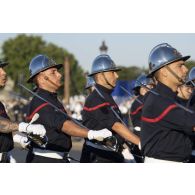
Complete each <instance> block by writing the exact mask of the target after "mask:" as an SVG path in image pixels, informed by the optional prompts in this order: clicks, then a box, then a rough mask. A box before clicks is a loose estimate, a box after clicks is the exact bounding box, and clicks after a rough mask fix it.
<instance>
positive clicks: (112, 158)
mask: <svg viewBox="0 0 195 195" xmlns="http://www.w3.org/2000/svg"><path fill="white" fill-rule="evenodd" d="M80 162H81V163H123V162H124V158H123V156H122V154H119V153H116V152H109V151H104V150H99V149H95V148H93V147H91V146H87V145H85V144H84V145H83V150H82V154H81V159H80Z"/></svg>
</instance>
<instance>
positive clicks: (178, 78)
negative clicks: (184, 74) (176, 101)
mask: <svg viewBox="0 0 195 195" xmlns="http://www.w3.org/2000/svg"><path fill="white" fill-rule="evenodd" d="M165 68H166V69H167V70H168V71H169V72H170V73H171V74H172V75H173V76H174V77H175V78H176V79H177V80H178V81H179V82H181V83H182V84H184V83H185V81H184V80H183V79H182V78H180V77H179V76H178V75H177V74H176V73H175V72H174V71H173V70H172V69H171V68H170V67H169V66H165Z"/></svg>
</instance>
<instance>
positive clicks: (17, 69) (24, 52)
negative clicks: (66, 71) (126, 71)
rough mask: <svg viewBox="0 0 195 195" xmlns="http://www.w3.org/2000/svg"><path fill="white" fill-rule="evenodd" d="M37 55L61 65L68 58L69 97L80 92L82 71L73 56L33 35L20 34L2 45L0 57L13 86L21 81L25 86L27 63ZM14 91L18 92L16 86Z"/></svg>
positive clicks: (82, 81)
mask: <svg viewBox="0 0 195 195" xmlns="http://www.w3.org/2000/svg"><path fill="white" fill-rule="evenodd" d="M38 54H46V55H48V56H49V57H51V58H53V59H54V60H55V61H56V62H57V63H63V62H64V58H65V57H66V56H68V57H69V59H70V66H71V95H75V94H78V93H79V92H82V90H83V86H84V83H85V78H84V76H83V75H84V71H83V69H82V68H81V67H80V66H79V65H78V62H77V60H76V59H75V57H74V55H73V54H70V53H68V51H67V50H66V49H64V48H61V47H58V46H57V45H55V44H53V43H46V42H45V41H44V40H43V39H42V37H41V36H35V35H25V34H20V35H18V36H17V37H15V38H12V39H8V40H7V41H5V42H4V43H3V45H2V53H1V55H2V56H3V57H4V58H6V59H8V61H9V63H10V65H9V66H8V67H7V73H8V75H9V76H10V77H11V78H12V79H13V80H14V81H15V85H17V83H18V82H21V81H22V82H23V83H24V84H25V85H27V84H26V80H27V79H28V78H29V71H28V66H29V63H30V61H31V59H32V58H33V57H34V56H36V55H38ZM62 72H63V71H62ZM15 89H16V90H18V88H17V87H16V86H15ZM62 91H63V89H61V94H62Z"/></svg>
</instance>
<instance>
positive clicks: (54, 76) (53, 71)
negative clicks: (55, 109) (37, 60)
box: [41, 68, 62, 91]
mask: <svg viewBox="0 0 195 195" xmlns="http://www.w3.org/2000/svg"><path fill="white" fill-rule="evenodd" d="M41 77H42V81H43V82H44V85H45V86H46V87H47V89H51V91H56V90H57V89H58V88H59V87H61V85H62V83H61V78H62V75H61V74H60V73H59V72H58V69H57V68H50V69H47V70H45V71H44V72H41Z"/></svg>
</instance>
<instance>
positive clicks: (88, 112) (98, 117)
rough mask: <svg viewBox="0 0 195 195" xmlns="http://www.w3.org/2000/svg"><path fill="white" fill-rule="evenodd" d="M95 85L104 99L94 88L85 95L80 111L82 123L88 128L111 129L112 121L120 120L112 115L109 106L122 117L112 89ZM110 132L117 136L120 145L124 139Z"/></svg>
mask: <svg viewBox="0 0 195 195" xmlns="http://www.w3.org/2000/svg"><path fill="white" fill-rule="evenodd" d="M96 87H97V89H98V90H99V92H100V93H101V94H102V95H103V97H104V98H105V99H103V98H102V97H101V96H100V95H99V94H98V92H97V91H96V90H94V91H93V92H92V93H91V94H90V95H89V96H88V97H87V99H86V101H85V105H84V108H83V112H82V117H83V124H84V125H85V126H86V127H87V128H89V129H94V130H101V129H103V128H107V129H109V130H110V131H112V126H113V125H114V123H116V122H121V121H120V120H119V119H118V118H117V117H116V116H115V115H114V113H113V112H112V111H111V109H110V107H112V108H113V109H114V110H115V112H116V113H117V114H118V115H119V116H120V118H121V119H122V115H121V112H120V110H119V108H118V106H117V104H116V103H115V101H114V99H113V98H112V96H111V93H112V91H113V90H110V89H107V88H105V87H103V86H101V85H98V84H96ZM112 133H113V135H115V137H116V138H117V140H118V143H120V144H121V145H122V144H123V143H124V139H123V138H121V137H120V136H119V135H118V134H116V133H115V132H112Z"/></svg>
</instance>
